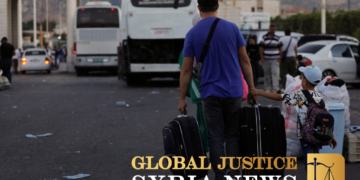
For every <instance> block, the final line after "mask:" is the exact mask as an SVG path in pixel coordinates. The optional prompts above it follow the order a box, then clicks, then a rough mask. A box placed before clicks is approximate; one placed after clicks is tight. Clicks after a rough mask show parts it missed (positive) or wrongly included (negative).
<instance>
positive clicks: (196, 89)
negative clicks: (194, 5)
mask: <svg viewBox="0 0 360 180" xmlns="http://www.w3.org/2000/svg"><path fill="white" fill-rule="evenodd" d="M200 20H201V16H200V14H198V15H195V17H194V18H193V26H195V25H196V24H197V23H198V22H199V21H200ZM183 62H184V56H183V51H181V53H180V56H179V64H180V69H181V67H182V65H183ZM194 62H196V61H194ZM194 65H196V63H194V64H193V66H194ZM189 93H190V98H191V103H193V104H196V120H197V121H198V124H199V129H200V132H201V137H202V139H203V142H204V146H205V151H206V152H209V141H208V135H207V130H206V123H205V119H204V114H203V111H202V103H201V98H200V97H201V95H200V82H199V81H198V80H196V78H195V77H194V76H192V77H191V85H190V89H189Z"/></svg>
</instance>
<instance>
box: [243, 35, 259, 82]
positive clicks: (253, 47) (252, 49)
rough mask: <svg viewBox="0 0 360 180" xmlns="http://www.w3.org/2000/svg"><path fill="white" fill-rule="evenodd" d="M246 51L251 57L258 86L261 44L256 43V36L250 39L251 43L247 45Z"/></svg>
mask: <svg viewBox="0 0 360 180" xmlns="http://www.w3.org/2000/svg"><path fill="white" fill-rule="evenodd" d="M246 52H247V53H248V56H249V58H250V62H251V67H252V70H253V76H254V85H255V86H257V84H258V82H257V81H258V77H259V60H260V54H259V45H257V44H256V41H255V37H253V36H251V37H250V40H249V44H248V45H247V46H246Z"/></svg>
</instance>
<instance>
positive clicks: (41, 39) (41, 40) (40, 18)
mask: <svg viewBox="0 0 360 180" xmlns="http://www.w3.org/2000/svg"><path fill="white" fill-rule="evenodd" d="M41 1H42V0H40V1H39V21H40V46H41V47H42V46H43V45H44V42H43V29H42V17H41V16H42V7H41V4H42V2H41Z"/></svg>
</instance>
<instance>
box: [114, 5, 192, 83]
mask: <svg viewBox="0 0 360 180" xmlns="http://www.w3.org/2000/svg"><path fill="white" fill-rule="evenodd" d="M121 9H122V19H121V25H120V27H121V41H122V47H121V53H120V60H119V72H118V74H119V79H122V78H124V77H126V80H127V84H128V85H132V84H134V83H135V82H137V81H144V80H146V79H150V78H153V77H173V78H179V72H180V69H179V63H178V58H179V55H180V52H181V51H182V49H183V45H184V39H185V36H186V33H187V32H188V31H189V30H190V29H191V28H192V19H193V17H194V16H195V14H197V13H198V10H197V1H196V0H123V1H122V7H121Z"/></svg>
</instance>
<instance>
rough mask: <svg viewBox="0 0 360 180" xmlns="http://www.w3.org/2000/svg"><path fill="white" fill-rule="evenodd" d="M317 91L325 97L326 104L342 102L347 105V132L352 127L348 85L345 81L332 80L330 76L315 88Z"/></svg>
mask: <svg viewBox="0 0 360 180" xmlns="http://www.w3.org/2000/svg"><path fill="white" fill-rule="evenodd" d="M315 90H316V91H317V92H319V93H321V95H322V96H323V99H324V101H325V103H327V102H340V103H344V104H345V107H346V108H345V112H344V114H345V127H344V128H345V132H347V130H348V129H349V126H350V111H349V109H350V98H349V92H348V90H347V87H346V84H345V82H344V81H343V80H341V79H337V78H336V77H335V78H331V77H330V76H328V77H326V78H324V79H323V80H322V81H321V82H320V83H319V84H318V85H317V86H316V88H315Z"/></svg>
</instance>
